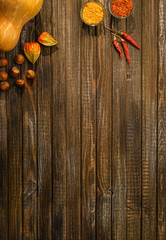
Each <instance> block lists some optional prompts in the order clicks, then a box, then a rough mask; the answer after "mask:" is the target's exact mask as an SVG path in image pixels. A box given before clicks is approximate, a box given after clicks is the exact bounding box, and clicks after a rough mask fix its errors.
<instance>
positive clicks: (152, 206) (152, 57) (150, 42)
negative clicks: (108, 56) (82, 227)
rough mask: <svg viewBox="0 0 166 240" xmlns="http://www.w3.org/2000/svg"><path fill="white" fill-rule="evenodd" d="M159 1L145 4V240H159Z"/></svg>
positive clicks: (143, 103) (143, 133)
mask: <svg viewBox="0 0 166 240" xmlns="http://www.w3.org/2000/svg"><path fill="white" fill-rule="evenodd" d="M157 11H158V6H157V1H154V0H152V1H143V2H142V240H145V239H152V240H153V239H156V224H157V222H156V164H157V159H156V156H157V155H156V151H157V16H158V12H157Z"/></svg>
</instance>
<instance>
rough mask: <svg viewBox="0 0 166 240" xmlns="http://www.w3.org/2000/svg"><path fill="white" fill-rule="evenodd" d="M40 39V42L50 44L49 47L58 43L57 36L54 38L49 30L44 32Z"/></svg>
mask: <svg viewBox="0 0 166 240" xmlns="http://www.w3.org/2000/svg"><path fill="white" fill-rule="evenodd" d="M38 41H39V43H41V44H43V45H44V46H48V47H51V46H54V45H56V44H58V42H57V41H56V40H55V38H53V36H51V35H50V34H49V33H47V32H43V33H42V34H41V35H40V36H39V38H38Z"/></svg>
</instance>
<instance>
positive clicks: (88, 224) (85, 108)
mask: <svg viewBox="0 0 166 240" xmlns="http://www.w3.org/2000/svg"><path fill="white" fill-rule="evenodd" d="M85 2H86V1H84V0H83V1H81V4H82V5H83V4H85ZM81 34H82V35H81V36H82V37H81V46H82V50H81V79H82V81H81V84H82V101H81V104H82V119H81V120H82V239H85V240H87V239H89V240H94V239H95V238H96V233H95V224H96V221H95V219H96V76H97V70H96V57H97V53H96V46H97V43H96V40H97V36H96V28H90V27H88V26H86V25H84V24H83V23H82V32H81Z"/></svg>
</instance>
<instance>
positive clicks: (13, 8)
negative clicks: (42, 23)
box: [0, 0, 43, 51]
mask: <svg viewBox="0 0 166 240" xmlns="http://www.w3.org/2000/svg"><path fill="white" fill-rule="evenodd" d="M42 4H43V0H15V1H13V0H0V50H1V51H10V50H12V49H13V48H14V47H15V46H16V44H17V42H18V40H19V38H20V33H21V30H22V27H23V26H24V24H25V23H26V22H28V21H29V20H30V19H32V18H33V17H34V16H36V14H37V13H38V12H39V11H40V9H41V7H42Z"/></svg>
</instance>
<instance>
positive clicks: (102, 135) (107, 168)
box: [96, 1, 112, 240]
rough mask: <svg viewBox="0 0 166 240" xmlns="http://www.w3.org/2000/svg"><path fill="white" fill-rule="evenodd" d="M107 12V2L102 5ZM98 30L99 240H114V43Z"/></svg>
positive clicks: (103, 32) (97, 225)
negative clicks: (112, 209) (112, 178)
mask: <svg viewBox="0 0 166 240" xmlns="http://www.w3.org/2000/svg"><path fill="white" fill-rule="evenodd" d="M101 2H102V3H103V5H104V6H105V8H107V4H108V3H107V1H101ZM110 20H111V18H110V13H108V12H106V19H105V21H104V24H102V25H101V26H99V27H98V30H97V35H98V37H97V133H96V134H97V146H96V148H97V193H96V194H97V196H96V201H97V202H96V206H97V208H96V239H98V240H100V239H108V240H110V239H111V225H112V224H111V222H112V221H111V208H112V203H111V199H112V186H111V153H112V146H111V144H112V138H111V133H112V42H111V38H112V37H111V36H110V33H109V32H107V30H106V29H105V27H104V26H109V24H110Z"/></svg>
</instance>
